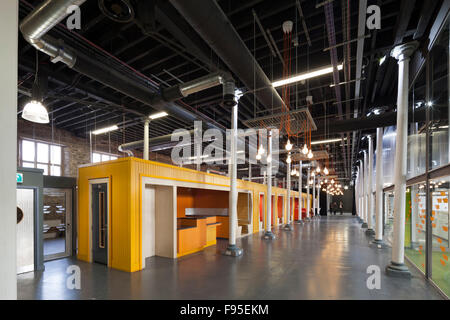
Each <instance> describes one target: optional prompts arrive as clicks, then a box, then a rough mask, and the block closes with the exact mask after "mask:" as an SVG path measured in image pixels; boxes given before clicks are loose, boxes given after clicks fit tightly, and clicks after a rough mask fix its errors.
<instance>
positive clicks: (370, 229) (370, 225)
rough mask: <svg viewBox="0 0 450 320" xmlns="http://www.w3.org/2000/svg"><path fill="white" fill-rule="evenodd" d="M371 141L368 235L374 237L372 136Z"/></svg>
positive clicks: (368, 182)
mask: <svg viewBox="0 0 450 320" xmlns="http://www.w3.org/2000/svg"><path fill="white" fill-rule="evenodd" d="M368 139H369V155H368V157H369V161H368V162H367V164H368V169H367V170H368V171H369V175H368V177H367V186H368V192H367V224H368V228H367V230H366V233H367V234H368V235H374V234H375V231H374V221H373V138H372V136H371V135H370V136H368Z"/></svg>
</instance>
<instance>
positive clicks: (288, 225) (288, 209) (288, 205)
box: [283, 163, 292, 231]
mask: <svg viewBox="0 0 450 320" xmlns="http://www.w3.org/2000/svg"><path fill="white" fill-rule="evenodd" d="M286 178H287V185H286V189H287V202H286V217H287V221H286V224H285V226H284V228H283V229H284V230H286V231H290V230H292V228H291V201H290V199H291V163H288V164H287V177H286Z"/></svg>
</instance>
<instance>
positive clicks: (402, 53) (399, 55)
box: [391, 41, 419, 61]
mask: <svg viewBox="0 0 450 320" xmlns="http://www.w3.org/2000/svg"><path fill="white" fill-rule="evenodd" d="M418 47H419V42H418V41H411V42H407V43H404V44H401V45H398V46H396V47H395V48H394V49H392V51H391V57H393V58H395V59H397V60H398V61H403V60H405V59H408V58H409V57H411V55H412V54H413V53H414V51H416V49H417V48H418Z"/></svg>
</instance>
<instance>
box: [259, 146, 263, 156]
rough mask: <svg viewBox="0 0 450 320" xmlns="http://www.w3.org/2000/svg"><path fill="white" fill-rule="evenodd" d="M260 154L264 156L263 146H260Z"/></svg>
mask: <svg viewBox="0 0 450 320" xmlns="http://www.w3.org/2000/svg"><path fill="white" fill-rule="evenodd" d="M258 154H259V155H262V154H264V147H263V145H262V144H260V145H259V149H258Z"/></svg>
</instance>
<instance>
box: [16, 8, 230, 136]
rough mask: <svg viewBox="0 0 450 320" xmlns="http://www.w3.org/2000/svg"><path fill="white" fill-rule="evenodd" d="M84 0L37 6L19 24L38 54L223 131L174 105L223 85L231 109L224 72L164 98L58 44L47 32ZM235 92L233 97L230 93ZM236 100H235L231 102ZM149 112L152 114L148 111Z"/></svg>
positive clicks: (167, 93) (175, 89)
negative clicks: (199, 91)
mask: <svg viewBox="0 0 450 320" xmlns="http://www.w3.org/2000/svg"><path fill="white" fill-rule="evenodd" d="M84 2H85V0H58V1H53V0H47V1H45V2H44V3H42V4H41V5H39V6H37V7H36V8H35V9H34V10H33V11H32V12H31V13H30V14H29V15H28V16H27V17H26V18H25V19H24V20H23V21H22V22H21V24H20V30H21V32H22V34H23V36H24V38H25V39H26V40H27V41H28V42H29V43H30V44H31V45H33V46H34V47H35V48H36V49H38V50H39V51H42V52H44V53H46V54H47V55H49V56H50V57H51V58H52V62H54V63H56V62H63V63H65V64H66V65H67V66H69V67H70V68H72V69H73V70H75V71H77V72H79V73H81V74H83V75H86V76H88V77H90V78H92V79H94V80H96V81H98V82H100V83H102V84H104V85H106V86H109V87H111V88H113V89H115V90H117V91H119V92H122V93H123V94H125V95H127V96H129V97H132V98H133V99H136V100H138V101H140V102H142V103H144V104H146V105H148V106H150V107H152V108H154V109H157V110H161V111H166V112H168V113H169V114H170V115H173V116H176V117H179V118H181V119H183V120H186V121H204V122H205V123H206V125H207V126H208V127H210V128H217V129H220V130H224V127H223V126H221V125H219V124H216V123H215V122H214V121H213V120H212V119H209V118H208V117H206V116H203V115H199V114H196V113H193V112H191V111H189V110H186V109H184V108H182V107H180V106H178V105H176V104H174V103H173V102H174V101H176V100H179V99H181V98H183V97H185V96H186V95H187V94H190V93H193V92H195V91H194V90H196V89H200V90H201V89H202V88H203V89H206V88H208V87H212V86H215V85H217V84H222V85H223V87H224V99H225V102H224V104H225V105H226V106H230V105H232V104H233V103H235V102H234V81H233V79H232V78H231V76H230V75H229V74H227V73H225V72H217V73H214V74H212V75H210V76H206V77H203V78H200V79H198V81H195V80H194V81H192V82H188V83H186V84H182V85H179V86H175V87H171V88H167V89H163V90H162V93H161V94H158V93H157V92H155V89H154V88H151V87H148V86H145V85H144V84H141V83H139V82H138V81H136V79H132V78H131V77H129V76H127V75H125V74H124V73H121V72H120V71H118V70H115V69H113V68H111V67H110V66H108V65H106V64H105V63H103V62H101V61H98V60H93V59H92V58H90V57H88V56H86V55H85V54H83V53H81V52H78V51H77V50H75V49H73V48H71V47H70V46H68V45H66V44H64V42H63V41H62V40H56V39H54V38H52V37H50V36H48V35H46V34H47V32H48V31H49V30H51V29H52V28H53V27H54V26H56V25H57V24H58V23H59V22H61V21H62V20H63V19H64V18H65V17H67V15H68V13H67V10H68V8H70V7H71V6H73V5H77V6H80V5H81V4H83V3H84ZM231 92H232V93H231ZM231 96H233V98H231ZM147 111H148V112H150V110H147Z"/></svg>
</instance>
